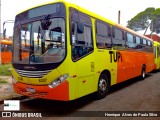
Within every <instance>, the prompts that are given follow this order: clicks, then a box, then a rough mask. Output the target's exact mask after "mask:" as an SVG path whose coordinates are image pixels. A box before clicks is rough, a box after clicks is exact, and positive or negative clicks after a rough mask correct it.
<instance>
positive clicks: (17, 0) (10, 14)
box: [1, 0, 160, 36]
mask: <svg viewBox="0 0 160 120" xmlns="http://www.w3.org/2000/svg"><path fill="white" fill-rule="evenodd" d="M49 1H54V0H1V32H2V31H3V30H2V28H3V23H4V21H7V20H14V19H15V16H16V14H18V13H20V12H21V11H23V10H25V9H28V8H30V7H33V6H36V5H39V4H43V3H46V2H49ZM67 1H69V2H72V3H75V4H77V5H79V6H81V7H83V8H85V9H88V10H90V11H92V12H94V13H96V14H99V15H101V16H103V17H105V18H108V19H110V20H112V21H114V22H118V11H121V22H120V24H121V25H123V26H126V25H127V21H128V20H130V19H131V18H133V17H134V16H135V15H137V14H138V13H139V12H141V11H144V10H145V9H146V8H148V7H155V8H160V0H67ZM4 27H5V28H6V29H7V31H6V32H7V35H9V36H11V35H12V31H13V23H7V22H6V24H5V25H4Z"/></svg>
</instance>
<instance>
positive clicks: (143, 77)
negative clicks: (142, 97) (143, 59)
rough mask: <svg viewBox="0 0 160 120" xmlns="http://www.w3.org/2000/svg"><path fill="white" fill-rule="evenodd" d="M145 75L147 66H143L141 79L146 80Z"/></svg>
mask: <svg viewBox="0 0 160 120" xmlns="http://www.w3.org/2000/svg"><path fill="white" fill-rule="evenodd" d="M145 77H146V69H145V67H142V72H141V79H142V80H144V79H145Z"/></svg>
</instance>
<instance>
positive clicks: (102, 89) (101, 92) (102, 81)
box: [96, 74, 110, 99]
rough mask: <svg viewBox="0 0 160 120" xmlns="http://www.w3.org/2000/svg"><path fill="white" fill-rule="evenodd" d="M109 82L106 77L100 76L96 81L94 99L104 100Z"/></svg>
mask: <svg viewBox="0 0 160 120" xmlns="http://www.w3.org/2000/svg"><path fill="white" fill-rule="evenodd" d="M109 86H110V85H109V80H108V77H107V75H105V74H101V76H100V78H99V81H98V90H97V92H96V98H97V99H101V98H104V97H105V96H106V95H107V94H108V92H109Z"/></svg>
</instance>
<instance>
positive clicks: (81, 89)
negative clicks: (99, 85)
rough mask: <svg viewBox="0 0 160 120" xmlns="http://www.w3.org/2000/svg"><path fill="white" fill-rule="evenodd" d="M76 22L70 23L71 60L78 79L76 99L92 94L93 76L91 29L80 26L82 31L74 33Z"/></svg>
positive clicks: (93, 58) (93, 60) (93, 59)
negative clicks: (74, 65)
mask: <svg viewBox="0 0 160 120" xmlns="http://www.w3.org/2000/svg"><path fill="white" fill-rule="evenodd" d="M77 26H78V24H77V22H72V23H71V27H72V34H71V35H72V60H73V61H74V62H75V64H76V72H77V77H78V82H77V85H78V97H81V96H84V95H86V94H89V93H91V92H93V89H94V88H93V83H94V75H95V57H94V55H93V41H92V33H91V31H92V30H91V27H90V26H86V25H84V26H83V25H82V28H84V29H83V30H82V31H81V30H80V31H79V32H76V31H78V30H76V29H77Z"/></svg>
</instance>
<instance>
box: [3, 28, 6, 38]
mask: <svg viewBox="0 0 160 120" xmlns="http://www.w3.org/2000/svg"><path fill="white" fill-rule="evenodd" d="M3 38H4V39H5V38H6V28H5V29H4V30H3Z"/></svg>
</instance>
